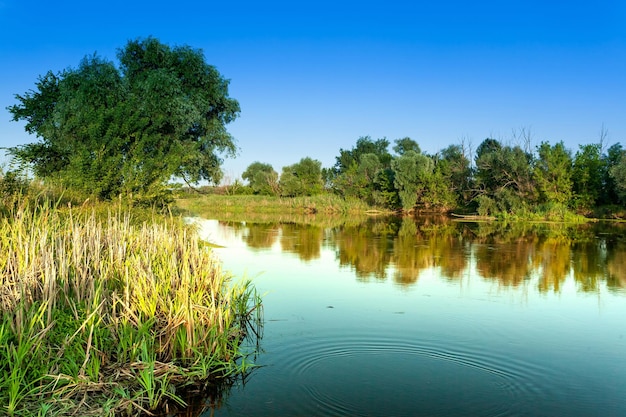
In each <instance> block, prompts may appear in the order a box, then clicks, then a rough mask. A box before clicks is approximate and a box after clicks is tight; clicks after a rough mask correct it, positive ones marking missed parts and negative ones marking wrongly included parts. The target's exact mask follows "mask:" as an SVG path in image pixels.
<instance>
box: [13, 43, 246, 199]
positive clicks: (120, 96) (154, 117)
mask: <svg viewBox="0 0 626 417" xmlns="http://www.w3.org/2000/svg"><path fill="white" fill-rule="evenodd" d="M118 59H119V62H120V67H119V68H117V67H116V66H115V65H114V64H113V63H112V62H110V61H107V60H104V59H102V58H100V57H98V56H89V57H85V58H84V59H83V60H82V61H81V63H80V64H79V66H78V67H77V68H75V69H71V68H69V69H66V70H64V71H62V72H60V73H58V74H53V73H52V72H48V73H47V74H46V75H45V76H43V77H40V78H39V80H38V82H37V83H36V89H35V90H34V91H30V92H28V93H25V94H24V95H16V98H17V100H18V101H19V104H17V105H14V106H11V107H9V111H10V112H11V113H12V115H13V120H15V121H25V122H26V126H25V129H26V131H27V132H28V133H31V134H35V135H37V137H39V138H40V142H37V143H32V144H27V145H24V146H20V147H15V148H12V149H10V152H11V154H12V155H13V156H14V157H16V158H17V159H18V160H19V161H21V162H22V163H25V164H28V165H30V166H31V167H32V169H33V172H34V173H35V175H36V176H38V177H40V178H44V179H46V180H52V181H59V182H61V183H62V184H65V185H68V186H71V187H75V188H77V189H81V190H84V191H86V192H88V193H90V194H92V195H95V196H98V197H101V198H112V197H114V196H117V195H118V194H128V195H137V194H143V195H146V196H149V197H150V198H158V197H159V196H160V195H162V190H163V188H165V184H166V183H167V181H169V180H170V179H171V178H172V177H179V178H183V179H184V180H185V181H186V182H190V183H197V182H198V181H200V180H207V181H213V182H218V181H219V180H220V178H221V175H222V174H221V170H220V164H221V162H222V160H221V158H220V156H219V155H221V154H226V155H231V156H232V155H234V154H235V151H236V147H235V144H234V139H233V138H232V136H231V135H230V134H229V133H228V132H227V131H226V128H225V126H226V125H227V124H228V123H230V122H232V121H233V120H234V119H235V118H236V117H237V115H238V113H239V103H238V102H237V101H236V100H233V99H231V98H229V96H228V81H227V80H225V79H224V78H223V77H222V76H221V75H220V74H219V73H218V71H217V70H216V69H215V68H214V67H212V66H210V65H208V64H207V63H206V62H205V59H204V56H203V54H202V51H200V50H196V49H192V48H190V47H188V46H180V47H179V46H177V47H173V48H170V47H169V46H167V45H164V44H162V43H160V42H159V41H158V40H156V39H154V38H147V39H144V40H135V41H130V42H129V43H128V44H127V45H126V47H125V48H124V49H121V50H119V52H118Z"/></svg>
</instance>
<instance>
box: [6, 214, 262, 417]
mask: <svg viewBox="0 0 626 417" xmlns="http://www.w3.org/2000/svg"><path fill="white" fill-rule="evenodd" d="M0 254H2V255H1V256H0V311H1V312H2V318H1V321H0V406H2V407H3V409H1V410H0V414H6V415H9V416H31V415H40V416H41V415H98V416H101V415H111V416H113V415H142V414H150V413H151V412H154V411H155V410H167V409H169V410H172V409H174V408H175V407H183V406H184V401H183V395H182V393H183V392H184V391H185V389H187V388H189V387H192V386H201V385H202V384H206V383H207V381H215V380H220V379H225V378H229V377H230V376H232V375H236V374H240V373H242V372H246V370H247V368H248V367H249V366H250V365H249V363H248V362H247V361H246V353H247V352H246V349H245V346H244V340H245V338H246V337H249V336H252V337H258V336H259V334H258V331H259V329H260V326H261V314H262V312H261V302H260V298H259V296H258V295H257V294H256V292H255V290H254V288H253V286H252V285H251V284H250V282H247V281H246V282H240V283H235V282H233V280H232V277H230V276H228V275H227V274H225V273H223V272H222V270H221V267H220V263H219V261H218V260H217V259H216V258H215V257H214V256H213V254H212V253H211V251H210V249H209V248H208V247H207V245H206V244H203V243H202V242H201V241H199V239H198V237H197V235H196V233H195V231H194V230H193V229H191V228H189V227H187V226H185V225H183V224H182V222H180V221H179V220H177V219H174V218H168V219H165V220H162V221H159V222H144V223H143V224H141V225H138V224H135V223H134V222H132V221H131V217H130V215H129V214H123V213H121V212H119V211H117V212H113V213H109V214H108V215H106V216H104V218H103V217H102V216H99V215H96V214H95V213H94V212H93V211H92V212H84V211H80V210H79V211H76V210H71V209H70V210H64V211H60V210H55V209H50V208H47V206H46V205H41V206H38V207H36V208H29V207H28V206H26V205H25V204H22V205H20V207H18V208H17V209H15V210H14V211H13V212H12V215H11V216H5V217H2V218H0Z"/></svg>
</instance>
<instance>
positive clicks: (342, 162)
mask: <svg viewBox="0 0 626 417" xmlns="http://www.w3.org/2000/svg"><path fill="white" fill-rule="evenodd" d="M388 146H389V141H388V140H387V139H385V138H382V139H377V140H376V141H373V140H372V138H370V137H369V136H362V137H360V138H359V139H358V140H357V142H356V146H355V147H354V148H352V149H351V150H344V149H339V156H337V157H336V158H335V159H336V163H335V166H334V168H333V171H334V175H335V176H338V175H341V174H343V173H344V172H346V171H348V170H349V169H351V168H352V166H353V165H355V164H356V165H359V164H360V163H361V157H362V156H363V155H366V154H374V155H376V157H377V158H378V161H379V162H380V163H381V164H382V166H383V167H389V165H390V163H391V159H392V156H391V154H390V153H389V151H388V150H387V148H388Z"/></svg>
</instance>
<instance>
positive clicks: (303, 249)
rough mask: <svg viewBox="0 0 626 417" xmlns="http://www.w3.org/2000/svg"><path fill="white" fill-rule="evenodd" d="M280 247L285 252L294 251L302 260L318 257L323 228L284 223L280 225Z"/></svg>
mask: <svg viewBox="0 0 626 417" xmlns="http://www.w3.org/2000/svg"><path fill="white" fill-rule="evenodd" d="M281 231H282V233H281V236H280V247H281V248H282V250H283V251H285V252H290V253H296V254H298V256H299V257H300V259H302V260H303V261H310V260H312V259H317V258H319V257H320V250H321V246H322V239H323V237H324V230H323V229H322V228H320V227H317V226H305V225H299V224H295V223H286V224H283V225H282V226H281Z"/></svg>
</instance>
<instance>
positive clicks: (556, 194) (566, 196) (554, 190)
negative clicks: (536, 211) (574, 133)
mask: <svg viewBox="0 0 626 417" xmlns="http://www.w3.org/2000/svg"><path fill="white" fill-rule="evenodd" d="M537 153H538V155H539V157H538V158H537V160H536V161H535V167H534V171H533V174H534V178H535V181H536V183H537V189H538V190H539V198H540V199H541V201H542V202H543V203H548V202H553V203H557V204H562V205H567V204H569V203H570V201H571V199H572V184H573V182H572V163H573V161H572V155H571V154H570V152H569V151H568V150H567V149H566V148H565V145H564V144H563V142H562V141H561V142H559V143H557V144H556V145H554V146H550V144H549V143H548V142H541V144H540V145H539V146H538V147H537Z"/></svg>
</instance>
